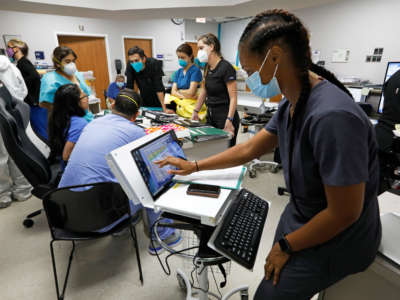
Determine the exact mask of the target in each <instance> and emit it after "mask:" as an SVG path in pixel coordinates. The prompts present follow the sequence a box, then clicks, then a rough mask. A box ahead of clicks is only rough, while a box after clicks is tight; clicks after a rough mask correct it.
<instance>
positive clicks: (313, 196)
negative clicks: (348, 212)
mask: <svg viewBox="0 0 400 300" xmlns="http://www.w3.org/2000/svg"><path fill="white" fill-rule="evenodd" d="M289 111H290V103H289V101H288V100H287V99H283V100H282V101H281V103H280V105H279V109H278V111H277V113H276V114H275V115H274V116H273V117H272V119H271V120H270V121H269V123H268V124H267V125H266V126H265V129H266V130H267V131H268V132H270V133H272V134H275V135H277V136H278V142H279V150H280V155H281V160H282V165H283V170H284V177H285V181H286V186H287V187H288V188H289V189H290V188H292V189H293V190H291V191H290V192H291V197H292V199H291V200H293V199H294V200H295V202H296V203H297V207H298V209H299V210H300V211H301V214H300V213H299V212H298V210H297V209H296V207H295V206H294V203H293V201H290V202H289V204H288V206H287V207H286V209H285V211H284V213H283V215H282V217H281V221H280V225H278V229H279V230H277V234H278V231H280V232H281V234H282V233H283V234H288V233H290V232H293V231H295V230H297V229H298V228H299V227H301V226H303V225H304V224H305V223H307V222H308V221H309V220H310V219H311V218H312V217H313V216H315V215H316V214H318V213H319V212H320V211H321V210H323V209H325V208H326V207H327V200H326V196H325V191H324V185H329V186H347V185H353V184H359V183H361V182H365V183H366V187H365V199H364V207H363V211H362V213H361V216H360V218H359V219H358V221H356V222H355V223H354V224H353V225H351V226H350V227H349V228H348V229H346V230H345V231H344V232H342V233H340V234H339V235H338V236H336V237H335V238H334V239H333V240H331V241H328V242H327V243H325V244H323V246H324V248H326V249H325V250H326V251H328V252H330V253H335V254H332V255H337V251H341V253H342V254H343V256H344V257H345V258H341V259H338V260H339V261H340V262H335V263H337V264H336V266H335V267H334V268H336V270H337V272H339V273H343V274H344V273H347V272H349V271H351V270H350V269H352V268H353V271H354V270H358V269H360V268H361V269H362V268H363V267H365V265H367V264H368V262H370V259H371V257H374V256H375V254H376V251H377V248H378V246H379V243H380V239H381V226H380V217H379V208H378V202H377V190H378V156H377V144H376V139H375V132H374V130H373V127H372V124H371V122H370V121H369V119H368V117H367V115H366V114H365V113H364V112H363V111H362V109H361V108H360V107H359V106H358V105H357V104H356V103H355V102H354V101H353V99H351V97H350V96H348V95H347V94H346V93H345V92H343V91H342V90H340V89H339V88H338V87H336V86H335V85H333V84H332V83H330V82H329V81H326V80H324V81H322V82H320V83H319V84H317V85H316V86H315V87H314V88H313V89H312V91H311V94H310V97H309V99H308V101H307V104H306V107H305V109H304V112H303V116H302V117H301V118H300V119H299V120H298V122H297V126H296V131H295V135H294V143H293V144H294V148H293V157H292V158H293V159H292V170H291V175H292V176H290V177H289V170H288V161H289V138H290V131H291V130H292V124H291V122H290V112H289ZM289 180H292V182H291V185H290V182H289ZM276 238H279V237H278V236H277V237H276ZM357 251H363V253H364V254H365V255H364V256H363V255H360V254H356V253H357ZM353 252H354V253H355V255H354V256H353V255H350V254H349V253H353ZM346 253H347V254H349V255H346ZM346 264H347V265H346ZM354 268H355V269H354ZM337 272H336V273H337Z"/></svg>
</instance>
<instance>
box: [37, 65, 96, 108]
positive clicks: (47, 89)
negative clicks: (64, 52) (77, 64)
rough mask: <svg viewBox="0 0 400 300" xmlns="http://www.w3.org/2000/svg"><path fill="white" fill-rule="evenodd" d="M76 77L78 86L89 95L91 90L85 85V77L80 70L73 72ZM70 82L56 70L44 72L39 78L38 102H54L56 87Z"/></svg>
mask: <svg viewBox="0 0 400 300" xmlns="http://www.w3.org/2000/svg"><path fill="white" fill-rule="evenodd" d="M75 76H76V78H77V79H78V81H79V85H80V88H81V89H82V91H83V92H84V93H85V94H86V95H88V96H89V95H90V94H91V93H92V92H91V90H90V88H89V87H88V86H87V84H86V82H85V79H84V78H83V75H82V73H81V72H76V73H75ZM71 83H72V82H71V81H70V80H68V79H67V78H65V77H64V76H62V75H60V74H58V73H57V72H56V71H54V72H50V73H46V74H45V75H44V76H43V77H42V80H41V84H40V95H39V102H49V103H53V102H54V95H55V93H56V91H57V89H58V88H59V87H60V86H62V85H65V84H71Z"/></svg>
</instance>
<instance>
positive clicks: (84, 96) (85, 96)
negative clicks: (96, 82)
mask: <svg viewBox="0 0 400 300" xmlns="http://www.w3.org/2000/svg"><path fill="white" fill-rule="evenodd" d="M85 98H89V96H88V95H83V96H82V97H80V98H79V100H83V99H85Z"/></svg>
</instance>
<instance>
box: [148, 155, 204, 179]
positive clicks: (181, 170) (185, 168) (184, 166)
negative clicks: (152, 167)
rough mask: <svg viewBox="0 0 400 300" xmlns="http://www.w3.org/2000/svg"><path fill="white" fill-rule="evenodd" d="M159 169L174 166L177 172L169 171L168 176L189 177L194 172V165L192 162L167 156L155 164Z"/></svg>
mask: <svg viewBox="0 0 400 300" xmlns="http://www.w3.org/2000/svg"><path fill="white" fill-rule="evenodd" d="M155 163H156V164H157V165H158V166H159V167H160V168H162V167H164V166H168V165H171V166H174V167H176V168H178V170H169V171H168V172H169V173H170V174H174V175H189V174H192V173H193V172H195V171H196V169H197V167H196V163H195V162H193V161H187V160H184V159H181V158H177V157H173V156H168V157H167V158H164V159H162V160H158V161H156V162H155Z"/></svg>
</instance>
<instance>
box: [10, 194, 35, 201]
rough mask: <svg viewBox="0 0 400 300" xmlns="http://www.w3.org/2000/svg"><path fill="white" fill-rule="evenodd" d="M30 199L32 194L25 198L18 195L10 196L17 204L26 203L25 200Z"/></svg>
mask: <svg viewBox="0 0 400 300" xmlns="http://www.w3.org/2000/svg"><path fill="white" fill-rule="evenodd" d="M31 197H32V194H29V195H27V196H22V195H18V194H12V199H13V200H14V201H18V202H23V201H26V200H28V199H30V198H31Z"/></svg>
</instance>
